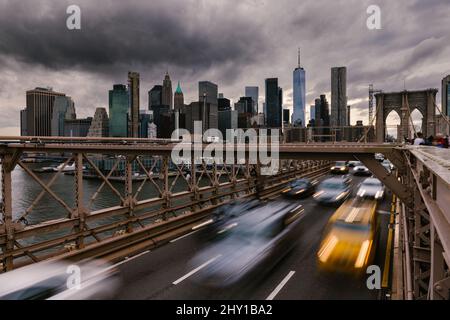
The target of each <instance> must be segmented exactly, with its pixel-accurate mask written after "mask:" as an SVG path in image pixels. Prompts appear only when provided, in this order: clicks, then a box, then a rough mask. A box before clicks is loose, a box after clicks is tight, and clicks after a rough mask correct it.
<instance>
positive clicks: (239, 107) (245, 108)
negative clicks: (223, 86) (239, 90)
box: [234, 97, 254, 115]
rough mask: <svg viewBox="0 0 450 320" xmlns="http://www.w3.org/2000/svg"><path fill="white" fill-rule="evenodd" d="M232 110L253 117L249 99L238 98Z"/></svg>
mask: <svg viewBox="0 0 450 320" xmlns="http://www.w3.org/2000/svg"><path fill="white" fill-rule="evenodd" d="M234 110H236V111H237V112H238V113H248V114H250V115H253V110H254V109H253V99H252V98H251V97H240V98H239V101H238V102H236V103H235V104H234Z"/></svg>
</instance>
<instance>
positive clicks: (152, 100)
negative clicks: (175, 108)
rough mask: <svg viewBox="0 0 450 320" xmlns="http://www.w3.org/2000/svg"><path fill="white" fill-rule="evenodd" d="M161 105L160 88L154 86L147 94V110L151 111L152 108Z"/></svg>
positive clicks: (159, 86)
mask: <svg viewBox="0 0 450 320" xmlns="http://www.w3.org/2000/svg"><path fill="white" fill-rule="evenodd" d="M160 105H162V86H161V85H156V86H153V88H152V89H151V90H150V91H149V92H148V110H151V109H152V106H160Z"/></svg>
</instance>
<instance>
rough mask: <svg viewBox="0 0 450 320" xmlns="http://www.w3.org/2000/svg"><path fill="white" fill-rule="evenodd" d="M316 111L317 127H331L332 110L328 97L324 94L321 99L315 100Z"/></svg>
mask: <svg viewBox="0 0 450 320" xmlns="http://www.w3.org/2000/svg"><path fill="white" fill-rule="evenodd" d="M314 111H315V116H314V119H315V120H314V121H315V125H316V127H329V126H330V109H329V104H328V101H327V97H326V96H325V95H324V94H322V95H320V98H318V99H316V100H315V105H314Z"/></svg>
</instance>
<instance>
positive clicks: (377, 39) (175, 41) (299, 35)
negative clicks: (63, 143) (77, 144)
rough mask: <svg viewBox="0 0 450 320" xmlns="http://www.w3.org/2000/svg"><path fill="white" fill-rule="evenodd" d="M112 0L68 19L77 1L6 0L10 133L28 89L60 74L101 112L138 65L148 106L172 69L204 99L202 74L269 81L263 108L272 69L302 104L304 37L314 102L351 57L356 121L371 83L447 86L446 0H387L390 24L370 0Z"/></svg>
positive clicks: (65, 87) (243, 82)
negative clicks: (371, 22) (298, 84)
mask: <svg viewBox="0 0 450 320" xmlns="http://www.w3.org/2000/svg"><path fill="white" fill-rule="evenodd" d="M103 2H104V4H105V5H104V6H102V5H101V3H102V1H99V3H96V4H95V5H94V4H91V3H90V2H88V1H78V5H79V6H80V8H81V13H82V16H81V17H82V18H81V30H68V29H67V28H66V25H65V21H66V18H67V16H68V15H67V14H66V8H67V6H68V5H69V4H70V3H69V2H67V1H58V2H56V1H42V0H37V1H17V2H15V1H6V0H3V1H0V8H1V10H0V17H1V19H0V24H1V26H0V39H2V40H1V41H0V62H1V66H2V67H1V68H0V76H1V77H2V82H1V85H0V112H2V114H3V117H2V119H0V128H1V130H0V134H8V135H16V134H18V133H19V110H20V109H22V108H23V107H24V106H25V91H26V90H30V89H33V88H34V87H37V86H41V87H42V86H44V87H45V86H51V87H53V88H54V90H56V91H59V92H64V93H66V94H67V95H69V96H71V97H72V99H73V100H74V101H75V105H76V108H77V114H78V115H79V116H80V117H85V116H92V115H93V114H94V111H95V108H97V107H105V108H107V109H108V90H110V89H111V88H112V85H113V84H116V83H126V80H127V79H126V73H127V72H128V71H129V70H135V71H137V72H139V73H140V75H141V78H140V87H141V90H140V91H141V96H140V99H141V101H142V102H141V109H143V108H144V106H145V105H146V104H147V92H148V90H150V89H151V88H152V87H153V85H155V84H157V83H160V82H162V80H163V77H164V74H165V73H166V71H167V70H168V71H169V74H170V77H171V79H172V81H173V83H178V81H180V83H181V86H182V88H183V93H184V95H185V101H187V102H190V101H195V100H197V99H198V97H197V95H198V89H197V86H198V81H203V80H206V81H211V82H213V83H217V84H218V86H219V92H223V93H224V95H225V97H227V98H229V99H231V100H232V103H234V102H236V101H237V100H238V99H239V97H241V96H243V95H244V89H245V86H259V94H260V97H259V105H260V108H259V109H260V111H262V102H263V101H264V81H265V79H266V78H272V77H277V78H278V79H279V86H280V87H282V88H283V92H284V97H283V101H284V108H288V109H290V110H291V112H292V70H293V68H295V66H296V64H297V48H298V47H301V50H302V66H303V67H304V68H305V70H306V72H307V82H306V106H309V105H311V104H314V99H315V98H317V97H319V95H320V94H322V93H324V94H326V95H327V99H328V100H329V101H330V100H331V97H330V68H331V67H335V66H346V67H347V70H348V75H347V94H348V104H350V105H352V118H351V122H352V124H354V122H355V121H356V120H363V121H364V122H367V109H368V102H367V100H368V97H367V96H368V92H367V90H368V84H369V83H373V84H374V86H375V87H376V88H377V89H382V90H385V91H396V90H403V89H404V87H405V86H406V88H407V89H411V90H414V89H421V88H431V87H434V88H439V89H440V83H441V79H442V78H443V77H444V76H445V75H447V74H448V73H449V71H450V59H448V56H449V54H450V51H449V49H448V47H447V46H446V43H448V41H449V40H450V39H449V38H450V37H449V34H448V31H447V28H446V25H448V23H449V22H450V14H449V13H450V12H449V8H448V6H446V1H439V0H433V1H427V2H426V3H424V2H423V1H401V2H400V3H391V2H388V1H379V2H378V3H377V5H379V6H380V9H381V19H382V20H381V21H382V29H381V30H368V29H367V26H366V19H367V17H368V15H367V13H366V8H367V6H368V5H369V4H371V3H370V2H369V1H335V2H334V3H332V4H330V3H328V2H327V3H325V2H324V3H321V1H304V2H302V3H298V2H296V1H281V2H280V3H279V4H278V5H276V4H272V3H266V2H264V1H257V0H255V1H242V2H234V1H228V2H214V3H208V2H205V1H184V2H182V3H180V2H176V1H165V2H162V1H152V3H151V4H148V3H146V2H145V1H137V0H135V1H130V2H129V3H128V4H126V5H125V4H120V3H112V2H110V1H103ZM227 12H228V13H231V12H233V14H226V13H227ZM335 12H339V15H336V14H335ZM248 15H250V16H252V17H253V18H252V19H246V18H245V17H248ZM269 16H270V17H272V18H273V19H268V17H269ZM430 19H432V20H433V24H432V25H430V24H427V21H429V20H430ZM438 97H440V95H438ZM437 103H438V105H440V98H438V101H437ZM291 114H292V113H291ZM306 114H307V116H306V118H307V119H309V107H307V108H306Z"/></svg>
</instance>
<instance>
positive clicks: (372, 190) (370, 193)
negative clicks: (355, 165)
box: [356, 178, 385, 200]
mask: <svg viewBox="0 0 450 320" xmlns="http://www.w3.org/2000/svg"><path fill="white" fill-rule="evenodd" d="M384 193H385V187H384V184H383V183H382V182H381V181H380V180H378V179H377V178H367V179H365V180H364V181H363V182H362V183H361V184H360V186H359V189H358V192H357V194H356V195H357V196H358V197H361V198H363V197H367V198H373V199H375V200H379V199H383V198H384Z"/></svg>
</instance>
